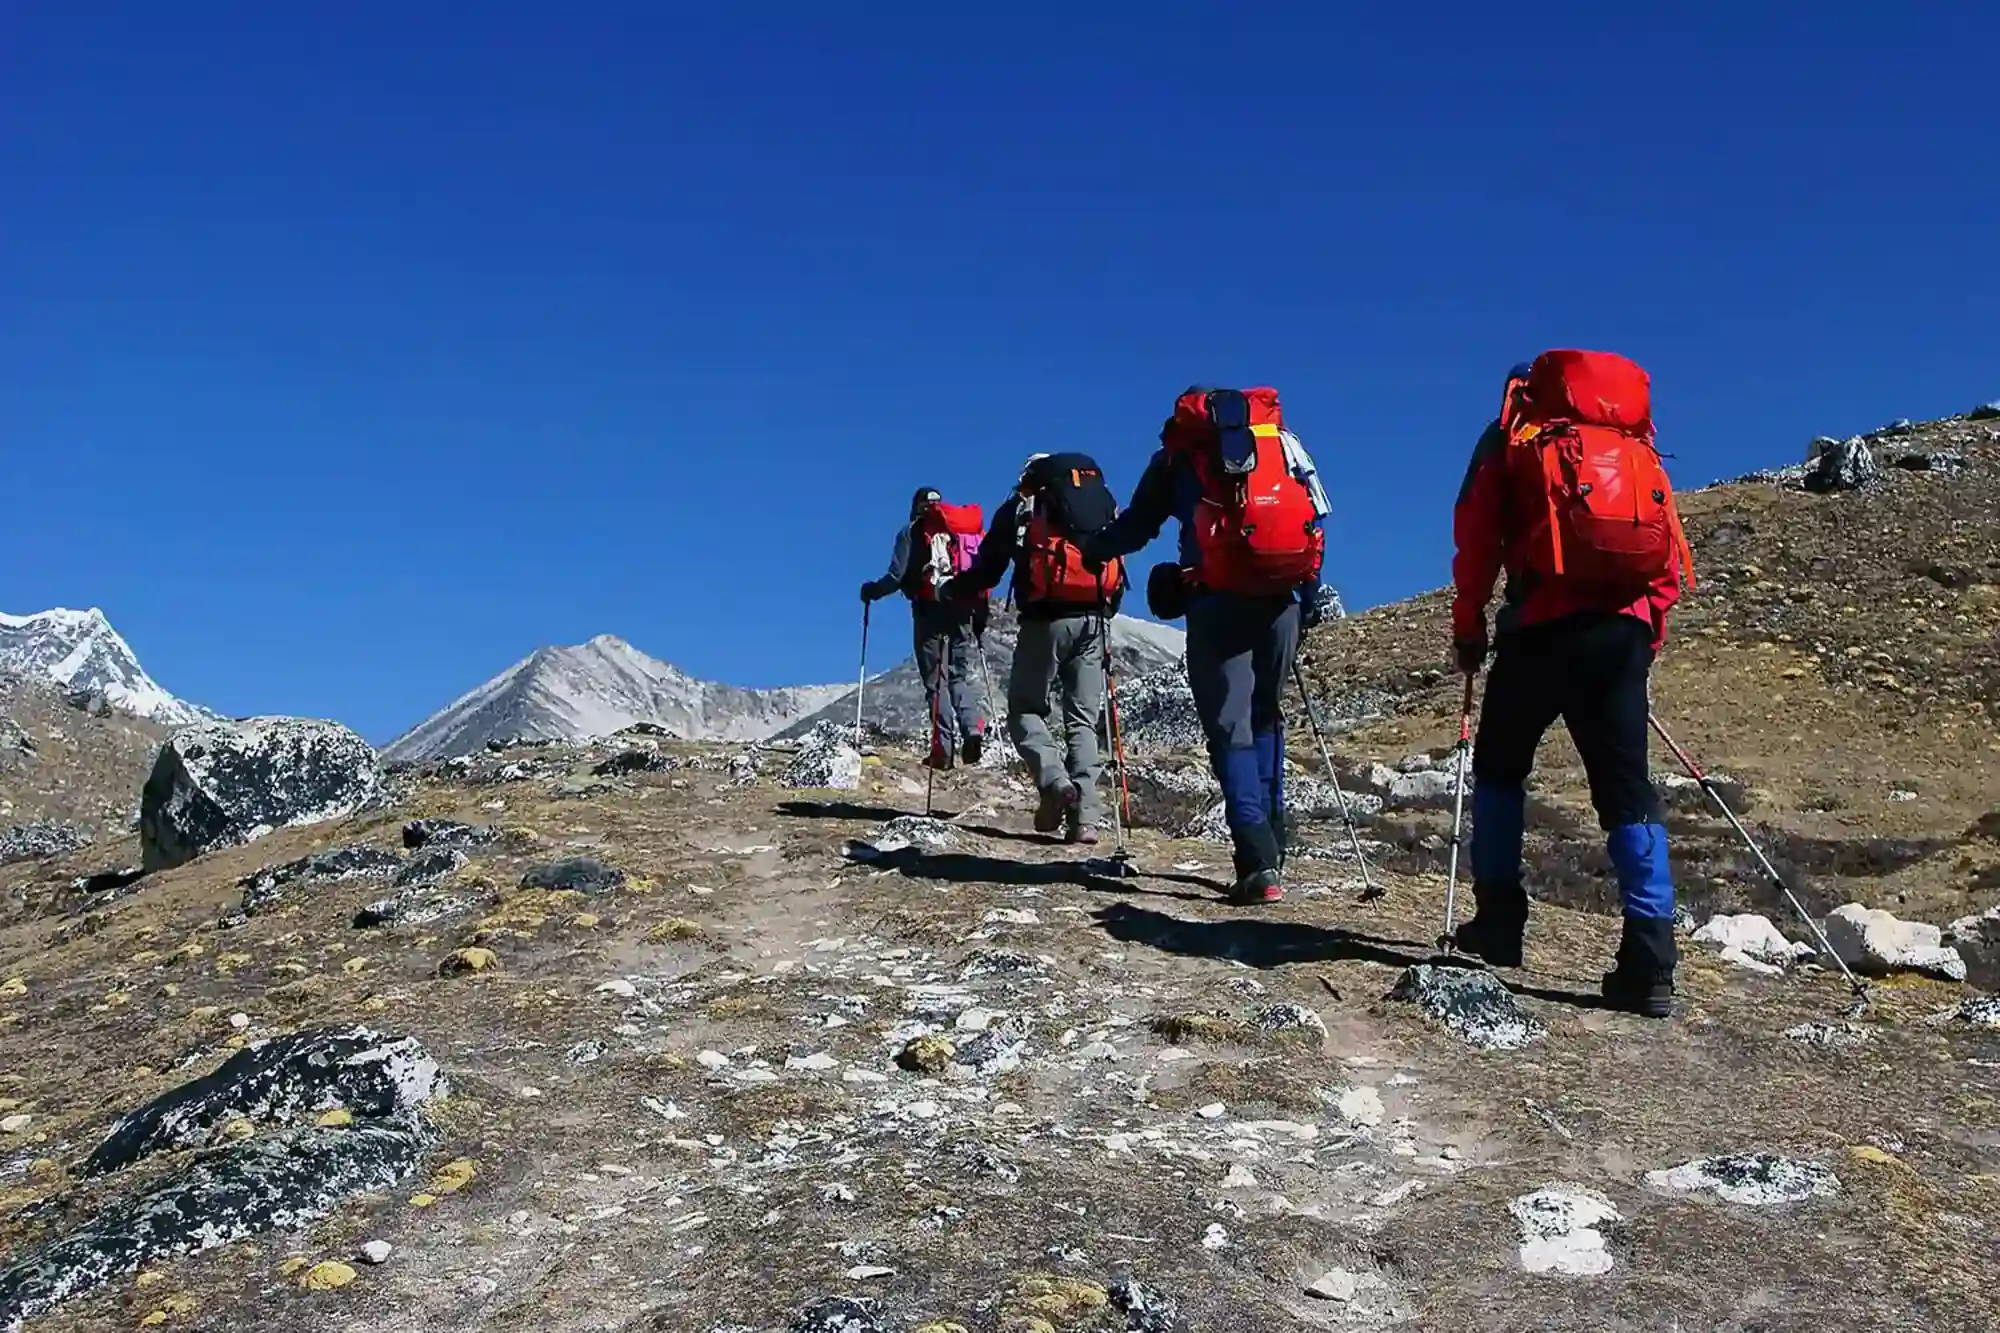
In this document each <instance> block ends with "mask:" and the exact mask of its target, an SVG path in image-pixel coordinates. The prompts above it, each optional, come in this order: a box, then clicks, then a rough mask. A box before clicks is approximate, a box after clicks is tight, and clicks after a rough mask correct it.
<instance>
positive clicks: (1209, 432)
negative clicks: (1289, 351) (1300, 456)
mask: <svg viewBox="0 0 2000 1333" xmlns="http://www.w3.org/2000/svg"><path fill="white" fill-rule="evenodd" d="M1284 424H1285V423H1284V414H1283V412H1282V411H1281V410H1280V409H1279V406H1278V391H1277V390H1276V389H1270V388H1258V389H1189V390H1188V391H1187V392H1186V393H1184V394H1182V395H1181V396H1180V398H1179V400H1178V401H1176V402H1175V403H1174V415H1173V418H1172V420H1170V421H1169V422H1168V423H1167V428H1166V430H1165V431H1164V432H1163V433H1162V437H1161V439H1162V443H1163V444H1165V446H1166V448H1167V450H1168V452H1169V453H1171V454H1176V455H1178V456H1180V457H1182V458H1184V459H1186V460H1187V462H1188V464H1189V466H1191V467H1192V468H1193V470H1194V474H1195V476H1196V477H1197V478H1198V479H1199V480H1200V483H1201V499H1200V501H1199V503H1197V504H1196V506H1195V513H1194V520H1193V527H1194V539H1195V549H1196V550H1197V551H1198V552H1199V554H1200V559H1201V564H1200V566H1199V567H1198V568H1197V569H1196V570H1195V571H1194V572H1195V579H1196V581H1197V582H1199V583H1200V584H1201V586H1202V587H1204V588H1207V589H1209V590H1211V591H1214V592H1231V593H1238V594H1241V595H1243V596H1248V597H1266V596H1275V595H1277V594H1279V593H1287V592H1290V591H1292V590H1293V589H1294V588H1296V587H1298V586H1299V585H1300V584H1301V583H1305V582H1307V581H1308V580H1310V579H1312V578H1314V577H1316V576H1317V575H1318V574H1319V569H1320V562H1321V560H1322V559H1323V558H1324V557H1325V554H1326V537H1325V534H1324V533H1322V532H1321V531H1320V526H1319V523H1318V521H1317V520H1318V518H1319V511H1318V510H1317V509H1316V508H1315V507H1314V505H1313V499H1312V492H1311V491H1309V490H1308V489H1307V488H1306V485H1305V483H1304V482H1302V481H1300V480H1299V479H1298V478H1297V477H1296V476H1294V475H1293V474H1292V469H1291V467H1290V465H1289V463H1288V462H1287V460H1286V457H1285V446H1284V440H1283V439H1282V438H1281V432H1282V431H1283V429H1284Z"/></svg>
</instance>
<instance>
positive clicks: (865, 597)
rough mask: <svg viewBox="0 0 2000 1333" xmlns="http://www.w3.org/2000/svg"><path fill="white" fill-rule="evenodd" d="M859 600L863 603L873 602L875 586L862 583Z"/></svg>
mask: <svg viewBox="0 0 2000 1333" xmlns="http://www.w3.org/2000/svg"><path fill="white" fill-rule="evenodd" d="M861 600H862V601H863V602H864V603H867V602H872V601H874V600H875V585H874V584H873V583H864V584H862V585H861Z"/></svg>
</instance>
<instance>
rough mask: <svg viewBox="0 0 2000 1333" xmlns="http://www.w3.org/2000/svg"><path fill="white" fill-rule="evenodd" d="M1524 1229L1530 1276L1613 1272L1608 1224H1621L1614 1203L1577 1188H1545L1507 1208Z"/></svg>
mask: <svg viewBox="0 0 2000 1333" xmlns="http://www.w3.org/2000/svg"><path fill="white" fill-rule="evenodd" d="M1507 1211H1508V1212H1509V1213H1512V1214H1513V1216H1514V1220H1515V1222H1517V1223H1518V1224H1519V1225H1520V1228H1521V1251H1520V1257H1521V1267H1522V1268H1523V1269H1524V1270H1526V1271H1527V1272H1530V1273H1557V1274H1561V1275H1562V1276H1565V1277H1599V1276H1602V1275H1603V1274H1605V1273H1608V1272H1610V1271H1611V1251H1610V1250H1609V1249H1608V1248H1606V1246H1605V1240H1604V1233H1603V1231H1602V1230H1601V1229H1600V1228H1602V1227H1604V1226H1605V1225H1607V1224H1609V1223H1613V1222H1618V1221H1620V1220H1622V1219H1621V1218H1620V1217H1619V1215H1618V1210H1617V1209H1616V1208H1614V1207H1612V1205H1611V1200H1609V1199H1607V1198H1605V1197H1604V1196H1603V1195H1602V1194H1599V1193H1598V1192H1597V1191H1596V1190H1588V1189H1582V1188H1579V1187H1577V1186H1575V1185H1544V1186H1543V1187H1542V1188H1541V1189H1538V1190H1536V1191H1535V1192H1534V1193H1532V1194H1523V1195H1522V1196H1521V1197H1520V1198H1518V1199H1515V1200H1514V1201H1513V1202H1512V1203H1510V1204H1508V1205H1507Z"/></svg>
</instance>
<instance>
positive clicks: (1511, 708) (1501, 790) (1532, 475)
mask: <svg viewBox="0 0 2000 1333" xmlns="http://www.w3.org/2000/svg"><path fill="white" fill-rule="evenodd" d="M1579 355H1582V356H1587V357H1592V358H1599V359H1600V360H1602V359H1606V358H1603V355H1602V354H1597V353H1589V354H1572V353H1549V354H1548V355H1547V356H1545V357H1544V358H1542V359H1541V360H1539V361H1537V362H1536V363H1535V365H1534V366H1532V367H1530V366H1526V365H1522V366H1516V367H1515V368H1514V369H1513V370H1512V371H1510V372H1509V373H1508V376H1507V385H1506V389H1505V391H1504V393H1503V396H1502V410H1501V415H1500V417H1499V418H1498V419H1497V420H1495V421H1494V422H1493V424H1492V425H1490V426H1488V427H1487V429H1486V432H1485V434H1484V435H1482V436H1481V437H1480V440H1479V443H1478V445H1477V446H1476V447H1475V449H1474V451H1473V457H1472V463H1471V465H1470V466H1469V467H1468V468H1467V470H1466V475H1465V482H1464V485H1463V487H1462V488H1461V490H1460V492H1459V499H1458V505H1457V509H1456V513H1455V515H1454V528H1455V532H1456V540H1457V547H1458V551H1457V555H1456V557H1455V559H1454V560H1453V565H1452V574H1453V581H1454V583H1455V585H1456V592H1457V596H1456V599H1455V600H1454V602H1453V605H1452V637H1453V640H1454V644H1455V647H1456V651H1457V656H1458V664H1459V668H1460V669H1461V670H1462V671H1464V672H1465V673H1466V674H1467V675H1473V674H1476V673H1477V672H1478V671H1479V670H1480V668H1481V666H1482V665H1483V663H1484V662H1485V659H1486V656H1487V650H1488V640H1487V631H1486V606H1487V603H1488V601H1489V600H1491V598H1492V595H1493V590H1494V586H1495V584H1496V583H1497V582H1498V580H1499V578H1500V575H1501V574H1502V573H1503V572H1504V573H1505V574H1506V575H1507V589H1506V593H1505V597H1504V604H1503V606H1502V608H1501V610H1500V613H1499V616H1498V618H1497V621H1496V628H1497V633H1496V634H1495V636H1494V641H1493V667H1492V671H1491V672H1490V673H1489V675H1488V677H1487V681H1486V699H1485V704H1484V706H1483V708H1482V709H1481V710H1480V718H1479V736H1478V740H1477V741H1476V743H1475V745H1474V748H1473V754H1472V773H1473V780H1474V782H1475V783H1476V785H1475V786H1474V788H1473V792H1472V875H1473V882H1472V889H1473V898H1474V900H1475V902H1476V903H1477V909H1478V910H1477V911H1476V912H1475V913H1474V915H1473V917H1472V919H1471V920H1470V921H1467V922H1466V923H1465V924H1464V925H1463V926H1462V927H1460V928H1459V930H1458V932H1457V936H1456V938H1457V943H1458V946H1459V947H1460V948H1461V949H1463V950H1464V951H1465V952H1467V953H1469V954H1475V955H1477V956H1479V957H1481V958H1484V959H1485V960H1486V961H1487V962H1489V963H1492V964H1494V965H1495V966H1498V967H1519V966H1520V965H1521V961H1522V937H1523V935H1524V933H1525V931H1526V928H1527V920H1528V895H1527V891H1526V888H1525V887H1524V885H1523V883H1522V875H1521V847H1522V839H1523V828H1524V825H1525V822H1526V805H1527V793H1526V785H1527V780H1528V774H1529V771H1530V770H1531V769H1532V768H1533V767H1534V762H1535V750H1536V748H1537V747H1538V746H1539V745H1540V744H1541V740H1542V735H1543V733H1545V732H1546V731H1547V730H1548V729H1549V727H1550V726H1552V725H1553V724H1554V723H1555V721H1556V719H1557V718H1561V719H1562V720H1563V722H1564V724H1565V725H1566V726H1567V727H1568V728H1569V733H1570V738H1571V739H1572V740H1573V741H1575V743H1576V749H1577V753H1578V754H1579V755H1580V756H1581V757H1582V759H1583V766H1584V771H1585V773H1586V774H1587V775H1588V777H1589V780H1590V798H1591V804H1592V805H1593V806H1595V807H1596V810H1597V817H1598V821H1599V823H1601V824H1602V825H1603V828H1604V833H1605V847H1606V850H1607V851H1608V852H1609V854H1610V857H1611V864H1612V867H1613V870H1614V871H1615V873H1616V875H1617V880H1618V893H1619V898H1620V905H1621V908H1622V915H1623V924H1624V929H1623V932H1622V934H1621V936H1620V940H1619V945H1618V955H1617V959H1616V961H1615V963H1614V965H1613V968H1612V970H1611V972H1609V973H1608V974H1606V976H1605V977H1604V983H1603V991H1604V997H1605V1000H1606V1002H1607V1003H1608V1004H1610V1005H1611V1006H1612V1007H1614V1008H1618V1009H1623V1010H1628V1011H1630V1012H1633V1013H1638V1014H1643V1015H1645V1016H1647V1017H1652V1018H1665V1017H1668V1016H1669V1015H1670V1014H1671V1013H1672V1001H1673V994H1674V968H1675V965H1676V963H1677V962H1678V961H1679V959H1678V948H1677V946H1676V943H1675V939H1674V881H1673V873H1672V869H1671V866H1670V864H1669V862H1668V857H1667V829H1666V823H1665V817H1664V815H1663V813H1662V809H1661V804H1660V798H1659V794H1658V792H1656V791H1655V790H1654V788H1653V781H1652V773H1651V769H1650V766H1649V764H1648V762H1647V754H1646V747H1647V739H1648V734H1647V728H1648V716H1649V709H1648V704H1647V680H1648V677H1649V675H1650V673H1651V671H1652V667H1653V658H1654V656H1655V654H1656V653H1657V652H1658V651H1659V648H1660V645H1661V643H1662V642H1663V641H1664V640H1665V638H1666V628H1667V613H1668V611H1669V610H1670V609H1671V608H1672V607H1673V605H1674V603H1675V602H1676V601H1677V600H1678V598H1679V597H1680V582H1681V576H1682V572H1683V570H1684V569H1685V568H1686V567H1687V557H1686V549H1685V545H1684V544H1682V545H1679V546H1677V547H1674V548H1671V549H1669V550H1668V551H1666V552H1665V553H1664V554H1663V555H1662V556H1661V566H1662V570H1663V572H1661V573H1659V574H1658V576H1657V577H1654V578H1652V579H1650V581H1642V582H1641V585H1640V586H1641V589H1642V590H1640V591H1637V592H1635V591H1634V590H1633V588H1632V586H1631V585H1630V584H1627V585H1623V586H1612V587H1606V586H1603V585H1594V584H1591V583H1589V582H1587V581H1584V580H1581V579H1578V578H1575V577H1573V576H1561V575H1552V574H1551V573H1549V572H1548V571H1546V570H1541V569H1538V568H1537V566H1536V561H1535V557H1536V555H1537V554H1538V553H1539V549H1540V548H1539V543H1543V542H1547V541H1548V540H1549V531H1548V527H1547V525H1546V524H1544V525H1543V526H1542V527H1541V528H1540V529H1539V530H1536V529H1534V528H1531V527H1525V526H1524V523H1523V519H1522V517H1521V516H1522V515H1524V514H1529V515H1533V514H1538V513H1545V512H1548V505H1549V503H1550V502H1549V501H1548V500H1547V499H1546V498H1545V495H1544V491H1543V488H1544V487H1545V486H1546V484H1547V483H1546V481H1545V480H1544V475H1543V474H1542V472H1541V466H1542V465H1541V463H1540V461H1539V455H1537V454H1535V453H1533V452H1532V447H1531V445H1530V444H1529V443H1528V441H1529V440H1530V438H1531V437H1529V436H1527V435H1526V434H1521V435H1519V436H1518V437H1517V438H1520V439H1521V440H1522V441H1523V443H1522V445H1521V446H1520V447H1515V446H1512V445H1510V444H1509V438H1510V433H1512V432H1515V431H1516V430H1517V428H1518V427H1521V426H1534V425H1536V424H1537V423H1539V422H1542V421H1553V422H1554V423H1555V429H1558V430H1560V429H1561V428H1563V427H1564V426H1567V425H1570V424H1571V423H1570V422H1569V421H1568V420H1567V419H1566V418H1565V417H1564V416H1563V414H1562V413H1561V412H1555V411H1552V410H1551V409H1550V406H1549V403H1550V402H1553V401H1557V400H1560V401H1562V402H1563V404H1564V408H1563V411H1564V412H1570V413H1574V412H1575V411H1576V409H1575V407H1574V402H1576V401H1586V400H1588V401H1594V402H1595V403H1596V404H1597V405H1598V406H1599V407H1604V406H1606V404H1607V401H1608V400H1609V398H1610V396H1611V394H1612V393H1613V392H1614V391H1613V390H1610V389H1605V388H1602V387H1601V385H1599V384H1593V385H1592V395H1590V396H1589V397H1588V398H1587V397H1586V395H1584V394H1582V393H1580V392H1578V393H1569V392H1565V387H1564V381H1563V378H1562V377H1563V376H1564V375H1565V374H1566V373H1570V367H1572V366H1574V365H1575V364H1576V358H1577V357H1578V356H1579ZM1623 364H1624V365H1629V363H1623ZM1631 370H1632V371H1633V372H1634V373H1636V374H1638V375H1640V377H1641V378H1640V379H1639V381H1638V383H1639V385H1640V386H1641V388H1640V389H1634V390H1631V392H1633V393H1635V394H1638V395H1640V396H1639V397H1638V398H1637V400H1636V401H1639V402H1644V401H1645V399H1644V398H1643V392H1642V390H1643V372H1638V371H1637V367H1631ZM1537 391H1539V393H1540V394H1541V395H1542V396H1543V398H1544V399H1545V400H1546V401H1544V402H1543V403H1542V404H1540V406H1539V407H1538V406H1537V404H1536V402H1535V394H1536V392H1537ZM1610 405H1611V406H1616V403H1615V402H1614V403H1611V404H1610ZM1644 415H1645V417H1646V418H1647V421H1648V427H1647V430H1648V433H1647V434H1645V435H1644V436H1642V437H1632V436H1629V435H1628V436H1626V437H1625V438H1628V439H1629V438H1639V439H1641V440H1642V441H1643V443H1644V444H1645V445H1646V447H1647V448H1648V449H1649V450H1650V448H1651V435H1650V409H1649V408H1648V409H1646V411H1645V413H1644ZM1515 455H1525V456H1526V457H1527V459H1528V460H1529V467H1528V468H1527V470H1526V472H1525V474H1523V472H1521V471H1519V470H1517V469H1516V468H1514V467H1511V466H1510V464H1512V463H1514V462H1515V461H1516V459H1515V457H1514V456H1515ZM1585 489H1586V490H1587V489H1588V488H1587V487H1586V488H1585ZM1662 489H1664V483H1662ZM1674 532H1675V535H1676V536H1677V535H1678V522H1677V520H1676V524H1675V529H1674ZM1585 554H1586V553H1585V552H1584V551H1583V550H1582V549H1581V547H1580V545H1578V546H1573V547H1572V549H1571V550H1570V552H1569V555H1570V559H1571V561H1572V563H1573V564H1574V563H1575V562H1577V561H1579V560H1580V559H1581V558H1583V556H1584V555H1585Z"/></svg>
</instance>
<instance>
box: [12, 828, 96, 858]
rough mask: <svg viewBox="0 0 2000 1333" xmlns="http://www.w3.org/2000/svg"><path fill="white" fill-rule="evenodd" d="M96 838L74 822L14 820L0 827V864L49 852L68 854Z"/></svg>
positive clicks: (79, 849) (42, 856) (80, 848)
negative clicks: (10, 826)
mask: <svg viewBox="0 0 2000 1333" xmlns="http://www.w3.org/2000/svg"><path fill="white" fill-rule="evenodd" d="M93 841H95V840H94V839H93V838H92V837H91V836H90V834H89V833H87V832H85V831H84V830H82V829H80V828H78V827H76V825H74V824H61V823H48V822H44V823H36V824H16V825H14V826H13V827H12V828H6V829H0V866H4V865H12V864H13V863H14V862H16V861H40V860H43V859H45V858H47V857H51V856H67V855H69V854H70V853H71V852H75V851H81V850H82V849H83V848H85V847H88V846H90V844H91V843H92V842H93Z"/></svg>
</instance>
